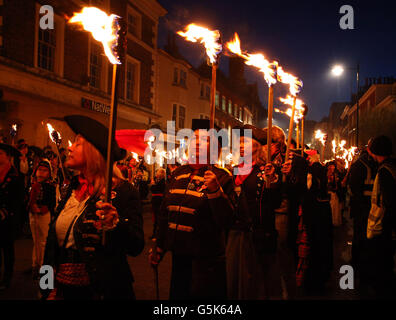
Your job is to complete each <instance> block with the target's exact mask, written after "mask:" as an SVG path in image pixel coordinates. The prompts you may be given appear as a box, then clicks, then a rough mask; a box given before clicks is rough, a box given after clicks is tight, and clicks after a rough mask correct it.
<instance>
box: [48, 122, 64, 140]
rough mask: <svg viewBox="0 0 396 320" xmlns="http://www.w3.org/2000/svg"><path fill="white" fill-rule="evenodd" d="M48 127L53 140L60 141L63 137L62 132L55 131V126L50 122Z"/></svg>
mask: <svg viewBox="0 0 396 320" xmlns="http://www.w3.org/2000/svg"><path fill="white" fill-rule="evenodd" d="M47 128H48V133H49V137H50V138H51V141H52V142H53V143H55V144H57V143H59V142H60V141H61V139H62V138H61V135H60V133H59V132H58V131H55V129H54V127H53V126H52V125H51V124H49V123H47Z"/></svg>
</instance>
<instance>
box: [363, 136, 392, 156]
mask: <svg viewBox="0 0 396 320" xmlns="http://www.w3.org/2000/svg"><path fill="white" fill-rule="evenodd" d="M368 148H369V150H370V151H371V152H372V153H373V154H375V155H377V156H384V157H388V156H390V155H392V153H393V151H392V140H391V139H389V138H388V137H387V136H378V137H375V138H374V139H370V141H369V143H368Z"/></svg>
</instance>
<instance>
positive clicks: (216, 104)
mask: <svg viewBox="0 0 396 320" xmlns="http://www.w3.org/2000/svg"><path fill="white" fill-rule="evenodd" d="M219 99H220V96H219V93H218V92H216V99H215V106H216V108H218V107H219V103H220V101H219Z"/></svg>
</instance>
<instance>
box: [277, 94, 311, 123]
mask: <svg viewBox="0 0 396 320" xmlns="http://www.w3.org/2000/svg"><path fill="white" fill-rule="evenodd" d="M279 100H280V101H282V102H283V103H284V104H288V105H289V106H293V103H294V98H293V97H292V96H290V95H287V96H286V98H279ZM303 105H304V102H303V101H302V100H300V99H297V98H296V107H295V108H296V110H295V113H294V122H296V123H298V121H299V120H301V119H302V118H304V110H305V108H304V107H303ZM275 112H280V113H283V114H286V115H288V116H289V117H290V118H291V116H292V109H290V108H289V109H287V110H286V112H284V111H281V110H279V109H275Z"/></svg>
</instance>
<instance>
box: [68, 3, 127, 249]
mask: <svg viewBox="0 0 396 320" xmlns="http://www.w3.org/2000/svg"><path fill="white" fill-rule="evenodd" d="M69 23H78V24H80V25H82V26H83V28H84V30H86V31H89V32H91V34H92V36H93V38H94V39H95V40H97V41H99V42H101V43H102V45H103V48H104V52H105V54H106V56H107V58H108V59H109V61H110V63H111V64H113V79H112V89H111V109H110V125H109V134H108V141H107V163H106V164H107V167H106V192H105V202H111V186H112V175H113V145H114V142H115V128H116V121H117V103H118V78H119V74H120V69H119V68H117V65H119V64H122V61H123V60H124V55H125V48H126V26H125V23H123V21H122V20H121V18H120V17H119V16H117V15H115V14H111V15H107V14H106V13H105V12H103V11H102V10H100V9H98V8H95V7H85V8H83V10H82V11H81V12H80V13H75V14H74V16H73V17H72V18H71V19H70V20H69ZM102 243H103V244H104V243H105V230H104V228H103V234H102Z"/></svg>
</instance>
